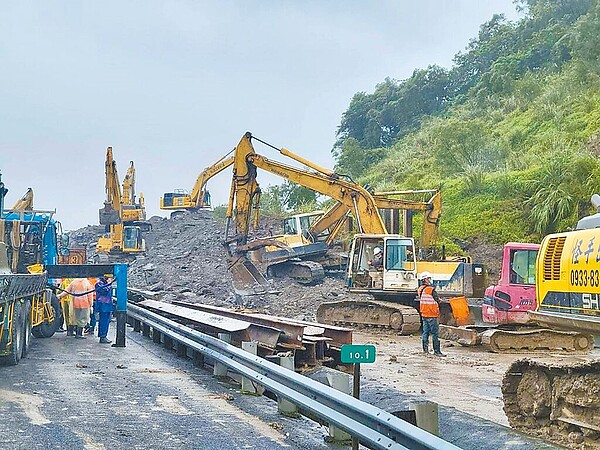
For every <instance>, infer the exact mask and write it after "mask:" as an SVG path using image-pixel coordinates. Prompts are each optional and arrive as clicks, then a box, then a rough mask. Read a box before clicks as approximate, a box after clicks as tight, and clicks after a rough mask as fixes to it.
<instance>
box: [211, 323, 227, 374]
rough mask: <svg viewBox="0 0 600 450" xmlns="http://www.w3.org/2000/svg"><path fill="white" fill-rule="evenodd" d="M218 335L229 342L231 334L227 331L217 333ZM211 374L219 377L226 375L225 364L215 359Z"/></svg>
mask: <svg viewBox="0 0 600 450" xmlns="http://www.w3.org/2000/svg"><path fill="white" fill-rule="evenodd" d="M218 337H219V339H220V340H222V341H224V342H227V343H228V344H231V335H230V334H229V333H219V335H218ZM213 376H215V377H221V378H225V377H227V366H226V365H225V364H221V363H220V362H218V361H215V363H214V366H213Z"/></svg>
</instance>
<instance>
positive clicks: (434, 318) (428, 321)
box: [417, 272, 446, 357]
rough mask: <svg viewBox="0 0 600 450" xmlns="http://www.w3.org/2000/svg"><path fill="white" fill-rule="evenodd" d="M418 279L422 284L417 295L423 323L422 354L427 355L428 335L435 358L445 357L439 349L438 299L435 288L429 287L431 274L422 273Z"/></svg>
mask: <svg viewBox="0 0 600 450" xmlns="http://www.w3.org/2000/svg"><path fill="white" fill-rule="evenodd" d="M419 279H420V280H421V281H422V282H423V284H421V286H419V289H418V290H417V294H418V296H419V310H420V312H421V319H422V321H423V335H422V341H423V353H425V354H427V355H428V354H429V335H431V340H432V341H433V354H434V355H435V356H442V357H443V356H446V355H444V354H443V353H442V351H441V349H440V339H439V337H438V333H439V323H438V317H440V305H439V303H440V297H439V295H438V294H437V292H436V291H435V287H433V286H432V285H431V274H430V273H429V272H422V273H421V274H420V275H419Z"/></svg>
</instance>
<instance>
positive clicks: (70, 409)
mask: <svg viewBox="0 0 600 450" xmlns="http://www.w3.org/2000/svg"><path fill="white" fill-rule="evenodd" d="M111 328H114V323H113V324H111ZM111 332H114V329H113V330H111ZM112 337H113V340H114V335H113V336H112ZM32 344H33V345H32V348H31V351H30V353H29V355H28V356H27V358H25V359H23V360H21V362H20V363H19V365H18V366H14V367H0V422H1V423H2V427H0V448H2V449H3V450H12V449H38V448H39V449H59V448H60V449H85V450H104V449H121V448H127V449H207V450H210V449H219V450H225V449H264V450H271V449H284V448H285V449H327V448H331V446H330V444H326V443H325V441H324V437H325V436H326V434H327V433H326V429H325V428H324V427H322V426H319V425H317V424H315V423H314V422H312V421H309V420H308V419H305V418H298V419H292V418H287V417H283V416H281V415H279V414H278V413H277V407H276V403H275V402H273V401H271V400H269V399H267V398H265V397H254V396H247V395H242V394H240V393H239V392H238V390H237V386H235V385H228V384H226V383H222V382H219V381H217V380H216V379H214V378H213V377H212V375H211V373H210V371H208V370H206V369H204V370H200V369H198V368H196V367H194V366H193V364H192V363H191V362H190V361H189V360H183V359H181V358H177V357H176V356H175V355H174V354H173V352H169V351H167V350H165V349H164V348H163V347H161V346H159V345H156V344H154V343H152V341H151V340H150V339H148V338H144V337H142V336H141V335H139V334H137V333H133V332H132V331H131V329H130V328H128V330H127V347H126V348H113V347H111V346H110V345H100V344H99V343H98V339H97V338H92V337H88V338H87V339H75V338H73V337H67V336H66V335H65V333H60V334H56V335H55V336H54V337H52V338H50V339H33V343H32ZM338 448H339V447H338Z"/></svg>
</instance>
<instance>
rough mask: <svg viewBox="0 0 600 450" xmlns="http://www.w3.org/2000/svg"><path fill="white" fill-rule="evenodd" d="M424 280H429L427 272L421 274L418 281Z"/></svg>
mask: <svg viewBox="0 0 600 450" xmlns="http://www.w3.org/2000/svg"><path fill="white" fill-rule="evenodd" d="M425 278H431V274H430V273H429V272H421V274H420V275H419V280H424V279H425Z"/></svg>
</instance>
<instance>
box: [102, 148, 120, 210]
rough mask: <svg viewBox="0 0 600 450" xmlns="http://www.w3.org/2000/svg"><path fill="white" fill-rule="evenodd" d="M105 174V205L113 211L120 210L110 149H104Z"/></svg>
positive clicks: (116, 181)
mask: <svg viewBox="0 0 600 450" xmlns="http://www.w3.org/2000/svg"><path fill="white" fill-rule="evenodd" d="M104 172H105V174H106V184H105V189H106V203H107V204H110V205H111V206H112V207H113V209H114V210H115V211H120V210H121V186H120V184H119V175H118V174H117V162H116V161H115V160H114V159H113V152H112V147H108V148H107V149H106V162H105V164H104Z"/></svg>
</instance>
